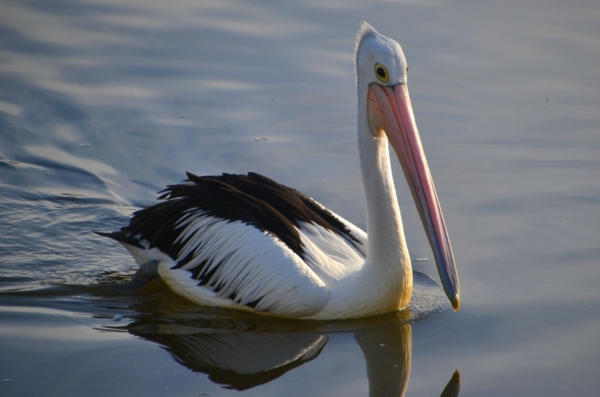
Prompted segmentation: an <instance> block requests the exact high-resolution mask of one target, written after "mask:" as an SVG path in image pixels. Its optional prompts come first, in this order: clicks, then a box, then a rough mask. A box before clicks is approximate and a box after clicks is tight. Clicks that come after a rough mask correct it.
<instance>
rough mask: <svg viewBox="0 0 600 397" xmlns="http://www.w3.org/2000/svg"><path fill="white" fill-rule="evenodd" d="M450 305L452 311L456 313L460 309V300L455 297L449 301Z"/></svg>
mask: <svg viewBox="0 0 600 397" xmlns="http://www.w3.org/2000/svg"><path fill="white" fill-rule="evenodd" d="M451 303H452V307H453V308H454V311H455V312H457V311H458V309H460V298H459V297H458V296H457V297H456V298H454V299H452V300H451Z"/></svg>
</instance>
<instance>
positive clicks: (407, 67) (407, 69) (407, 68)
mask: <svg viewBox="0 0 600 397" xmlns="http://www.w3.org/2000/svg"><path fill="white" fill-rule="evenodd" d="M406 73H408V64H407V65H406Z"/></svg>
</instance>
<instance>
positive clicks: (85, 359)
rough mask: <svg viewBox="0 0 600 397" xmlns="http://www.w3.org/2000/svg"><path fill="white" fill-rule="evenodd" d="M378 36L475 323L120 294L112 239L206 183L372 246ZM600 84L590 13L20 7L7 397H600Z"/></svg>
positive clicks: (218, 5)
mask: <svg viewBox="0 0 600 397" xmlns="http://www.w3.org/2000/svg"><path fill="white" fill-rule="evenodd" d="M300 3H301V4H300ZM125 4H126V5H125ZM363 20H367V21H368V22H370V23H371V24H372V25H373V26H374V27H375V28H376V29H378V30H379V31H380V32H381V33H383V34H385V35H388V36H390V37H393V38H395V39H397V40H398V41H399V42H400V43H401V44H402V46H403V48H404V52H405V54H406V57H407V59H408V62H409V65H410V73H409V74H410V77H409V80H410V81H409V87H410V92H411V97H412V101H413V107H414V110H415V115H416V119H417V123H418V125H419V129H420V131H421V136H422V139H423V143H424V146H425V150H426V153H427V156H428V159H429V163H430V166H431V169H432V173H433V175H434V179H435V181H436V187H437V191H438V195H439V196H440V200H441V202H442V206H443V208H444V213H445V216H446V222H447V224H448V228H449V232H450V236H451V238H452V242H453V247H454V251H455V255H456V260H457V263H458V268H459V273H460V276H461V286H462V295H463V296H462V307H461V310H460V311H459V312H456V313H454V312H452V311H451V310H449V309H448V308H447V306H446V307H445V308H444V305H443V304H440V301H439V299H437V297H439V289H438V288H437V287H436V285H435V283H432V282H431V280H429V279H428V278H427V277H426V276H424V275H420V276H419V280H418V282H419V291H420V294H421V295H420V299H421V300H420V301H417V302H415V303H414V304H413V307H412V309H411V311H409V312H407V313H396V314H391V315H388V316H382V317H378V318H372V319H365V320H360V321H353V322H342V323H339V322H329V323H327V322H326V323H312V322H298V321H289V320H276V319H264V318H261V317H258V318H257V317H255V316H249V315H241V314H236V313H230V312H226V311H220V310H215V309H206V308H198V307H195V306H193V305H191V304H189V303H187V302H186V301H184V300H183V299H180V298H178V297H177V296H174V295H173V294H172V293H170V292H169V291H168V289H166V287H165V286H164V285H163V284H162V283H161V282H158V281H157V282H153V283H151V284H150V285H148V286H147V287H145V288H144V289H142V290H141V291H137V292H135V293H122V292H121V291H119V290H118V288H117V286H118V285H119V282H121V281H123V280H126V279H128V277H129V276H130V275H131V274H132V273H133V272H134V271H135V269H136V266H135V264H134V262H133V260H132V259H131V258H130V257H129V256H128V255H127V254H126V252H125V250H124V249H122V248H121V247H120V246H118V245H117V244H114V243H113V242H111V241H108V240H107V239H103V238H100V237H98V236H96V235H94V234H92V233H91V231H92V230H114V229H116V228H118V227H120V226H121V225H123V224H124V223H126V222H127V219H128V217H129V215H130V214H131V213H132V212H133V211H135V210H136V209H138V208H140V207H143V206H145V205H148V204H151V203H153V201H154V199H155V197H156V195H155V193H156V192H157V191H158V190H160V189H161V188H162V187H163V186H164V185H166V184H168V183H174V182H178V181H180V180H182V179H184V171H186V170H187V171H192V172H194V173H197V174H217V173H221V172H234V173H243V172H247V171H256V172H260V173H263V174H265V175H268V176H270V177H272V178H274V179H276V180H278V181H280V182H282V183H284V184H286V185H290V186H294V187H296V188H298V189H300V190H302V191H304V192H305V193H307V194H309V195H311V196H313V197H315V198H316V199H317V200H318V201H320V202H321V203H323V204H324V205H326V206H327V207H329V208H331V209H333V210H334V211H336V212H338V213H340V214H341V215H343V216H344V217H345V218H347V219H349V220H350V221H352V222H354V223H355V224H357V225H359V226H361V227H364V226H365V216H364V210H363V208H364V202H363V197H362V191H361V185H360V181H359V170H358V160H357V149H356V141H355V135H356V132H355V130H356V120H355V119H356V109H355V106H356V98H355V95H356V94H355V86H354V70H353V69H354V65H353V59H352V52H353V47H354V37H355V34H356V31H357V30H358V27H359V24H360V22H362V21H363ZM599 64H600V4H599V3H598V2H597V1H591V0H590V1H573V2H560V1H542V0H531V1H524V2H508V3H507V2H478V1H455V2H441V1H422V2H414V1H397V2H392V1H381V2H373V1H350V2H347V1H330V2H320V1H308V2H292V1H290V2H266V1H265V2H253V3H252V4H249V2H243V1H228V2H224V1H215V2H199V1H176V2H169V3H168V4H167V2H149V1H142V0H136V1H128V2H122V1H111V0H104V1H86V0H80V1H68V0H65V1H11V0H1V1H0V195H1V196H0V197H1V199H0V216H1V219H2V220H1V221H0V236H1V237H0V352H1V354H0V379H1V380H2V382H1V383H0V395H2V396H32V395H44V396H59V395H60V396H62V395H82V396H83V395H91V396H100V395H102V396H104V395H111V396H138V395H139V396H154V395H156V396H194V395H195V396H221V395H248V396H254V395H256V396H258V395H260V396H264V395H267V396H281V395H286V396H295V395H314V396H338V395H350V396H360V395H371V396H392V395H393V396H399V395H404V394H406V395H407V396H437V395H442V394H443V395H446V396H448V395H453V394H454V395H455V394H456V392H457V391H458V380H457V377H456V376H454V373H455V370H458V371H459V372H460V395H461V396H480V395H486V396H505V395H526V396H532V395H535V396H562V395H565V394H566V393H568V394H571V395H581V396H595V395H597V393H598V389H599V386H600V343H599V342H600V339H599V338H600V336H599V335H600V289H599V287H598V285H600V239H599V237H598V236H599V235H600V233H599V232H600V226H599V225H600V182H598V181H600V155H599V153H600V151H599V150H600V111H599V109H600V72H598V70H599V69H598V65H599ZM395 172H396V176H397V184H396V186H397V188H398V190H399V192H398V193H399V196H400V197H399V199H400V204H401V207H402V209H403V220H404V225H405V229H406V231H407V238H408V244H409V248H410V251H411V256H412V257H413V258H414V259H417V258H428V257H431V256H432V255H431V252H430V249H429V247H428V243H427V239H426V237H425V234H424V232H423V231H422V226H421V225H420V220H419V218H418V216H417V215H416V211H415V210H414V204H413V203H412V198H411V197H410V194H408V192H407V189H406V185H405V182H404V181H403V177H402V173H401V170H400V168H399V167H397V166H396V168H395ZM414 264H415V267H416V268H418V269H420V270H423V271H426V272H433V273H435V267H434V264H433V263H432V261H431V260H430V261H418V262H417V261H415V262H414ZM424 297H425V298H424ZM435 313H437V314H435ZM432 314H434V315H432Z"/></svg>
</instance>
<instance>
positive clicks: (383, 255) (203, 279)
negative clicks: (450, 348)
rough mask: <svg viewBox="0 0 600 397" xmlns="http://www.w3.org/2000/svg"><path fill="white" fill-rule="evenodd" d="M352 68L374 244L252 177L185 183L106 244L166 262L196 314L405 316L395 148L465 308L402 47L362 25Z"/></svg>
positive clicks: (141, 259) (454, 295)
mask: <svg viewBox="0 0 600 397" xmlns="http://www.w3.org/2000/svg"><path fill="white" fill-rule="evenodd" d="M356 70H357V85H358V143H359V153H360V158H361V166H362V167H361V170H362V180H363V187H364V190H365V198H366V202H367V227H368V230H369V238H368V239H367V235H366V233H364V232H363V231H362V230H360V229H359V228H357V227H356V226H354V225H352V224H351V223H350V222H348V221H346V220H344V219H343V218H341V217H340V216H338V215H336V214H334V213H332V212H331V211H329V210H327V209H325V208H324V207H323V206H322V205H320V204H319V203H317V202H316V201H314V200H313V199H311V198H309V197H307V196H305V195H304V194H302V193H300V192H298V191H296V190H294V189H291V188H288V187H286V186H283V185H280V184H278V183H276V182H274V181H272V180H271V179H268V178H266V177H264V176H261V175H258V174H254V173H249V174H248V175H229V174H224V175H221V176H205V177H198V176H196V175H193V174H189V173H188V178H189V179H188V180H187V181H185V182H183V183H181V184H178V185H172V186H168V187H167V189H166V190H164V191H163V192H162V193H163V195H162V196H161V197H160V199H161V200H163V201H162V202H160V203H158V204H156V205H154V206H152V207H148V208H145V209H142V210H140V211H138V212H136V213H135V214H134V216H133V217H132V219H131V221H130V224H129V225H128V226H126V227H124V228H122V229H121V231H118V232H113V233H100V234H101V235H104V236H107V237H111V238H113V239H115V240H117V241H119V242H120V243H121V244H123V245H124V246H125V247H126V248H127V250H128V251H129V252H130V253H131V254H132V255H133V257H134V258H135V259H136V261H137V262H138V263H140V264H144V263H147V262H150V261H158V273H159V275H160V276H161V277H162V278H163V279H164V280H165V282H166V283H167V284H168V285H169V286H170V287H171V288H172V289H173V290H174V291H175V292H177V293H178V294H180V295H182V296H184V297H186V298H188V299H190V300H191V301H193V302H196V303H199V304H206V305H213V306H224V307H233V308H240V309H246V310H255V311H258V312H265V313H270V314H274V315H281V316H288V317H297V318H314V319H335V318H355V317H364V316H369V315H374V314H379V313H385V312H389V311H392V310H397V309H399V308H402V307H404V306H406V305H407V304H408V302H409V300H410V295H411V291H412V268H411V264H410V258H409V256H408V250H407V248H406V242H405V239H404V231H403V228H402V221H401V217H400V210H399V208H398V203H397V199H396V193H395V188H394V182H393V179H392V175H391V165H390V159H389V153H388V140H389V142H390V144H391V145H392V147H393V148H394V150H395V152H396V154H397V156H398V159H399V160H400V163H401V165H402V167H403V170H404V173H405V175H406V177H407V180H408V182H409V187H410V188H411V192H412V193H413V197H414V198H415V203H416V204H417V209H418V210H419V213H420V215H421V219H422V221H423V224H424V226H425V229H426V231H427V233H428V237H429V241H430V243H431V245H432V249H433V252H434V256H435V257H436V262H437V264H438V269H439V273H440V276H441V279H442V284H443V286H444V289H445V291H446V294H447V295H448V297H449V299H450V301H451V302H452V304H453V306H454V308H455V309H458V305H459V303H458V302H459V287H458V276H457V274H456V268H455V265H454V258H453V256H452V250H451V247H450V241H449V239H448V235H447V231H446V228H445V224H444V220H443V217H442V214H441V208H440V206H439V202H438V199H437V194H436V193H435V188H434V186H433V182H432V180H431V175H430V173H429V168H428V166H427V161H426V159H425V156H424V153H423V150H422V147H421V143H420V138H419V135H418V131H417V128H416V124H415V122H414V116H413V114H412V107H411V105H410V98H409V97H408V90H407V89H406V71H407V66H406V60H405V59H404V54H403V53H402V49H401V48H400V46H399V45H398V43H396V42H395V41H394V40H392V39H389V38H387V37H385V36H382V35H380V34H379V33H378V32H376V31H375V30H374V29H373V28H372V27H371V26H369V25H368V24H366V23H364V24H363V26H362V27H361V30H360V31H359V34H358V38H357V49H356ZM367 253H369V255H367Z"/></svg>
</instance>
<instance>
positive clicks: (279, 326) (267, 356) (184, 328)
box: [110, 310, 460, 396]
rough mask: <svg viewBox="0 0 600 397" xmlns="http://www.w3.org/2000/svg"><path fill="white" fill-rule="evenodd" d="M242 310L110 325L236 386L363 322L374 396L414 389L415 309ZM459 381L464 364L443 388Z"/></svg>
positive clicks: (453, 391)
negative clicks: (308, 315)
mask: <svg viewBox="0 0 600 397" xmlns="http://www.w3.org/2000/svg"><path fill="white" fill-rule="evenodd" d="M143 312H144V311H141V313H143ZM146 313H149V312H148V311H146ZM235 315H236V317H232V315H231V314H230V313H228V312H227V311H219V310H215V311H212V312H211V311H209V312H202V313H199V312H191V311H186V310H183V311H181V310H176V311H173V312H169V313H168V314H167V313H165V312H162V313H161V314H158V313H156V312H155V314H139V315H136V316H135V317H136V318H135V321H133V322H132V323H130V324H128V325H126V326H123V327H112V328H110V329H111V330H114V331H119V330H120V331H126V332H129V333H131V334H133V335H136V336H138V337H141V338H143V339H146V340H149V341H152V342H156V343H158V344H159V345H161V346H162V347H163V348H164V349H165V350H166V351H168V352H169V353H170V354H171V356H172V357H173V359H174V360H175V361H177V362H178V363H179V364H181V365H183V366H185V367H187V368H189V369H190V370H192V371H194V372H201V373H205V374H207V375H208V377H209V379H210V380H212V381H213V382H215V383H218V384H221V385H223V387H225V388H227V389H234V390H246V389H249V388H252V387H255V386H258V385H261V384H265V383H268V382H270V381H272V380H274V379H277V378H279V377H280V376H282V375H283V374H285V373H286V372H288V371H290V370H292V369H294V368H296V367H299V366H301V365H303V364H304V363H307V362H309V361H311V360H313V359H315V358H316V357H317V356H318V355H319V354H320V353H321V351H322V350H323V348H324V347H325V344H326V343H327V341H328V340H329V338H328V336H327V335H326V332H331V331H332V330H335V331H348V330H355V331H354V337H355V340H356V342H357V343H358V345H359V346H360V348H361V350H362V352H363V354H364V357H365V361H366V367H367V376H368V380H369V396H404V395H405V393H406V388H407V386H408V381H409V377H410V370H411V353H412V331H411V326H410V325H409V324H407V323H406V320H407V319H408V318H410V313H406V314H400V315H398V314H396V315H394V316H381V317H380V318H372V319H368V321H365V320H361V321H352V322H346V321H344V322H309V321H298V320H287V319H280V318H270V317H261V316H256V315H252V314H248V315H247V317H244V316H243V315H242V316H238V314H237V313H236V314H235ZM459 389H460V379H459V375H458V371H457V372H456V373H455V374H454V376H453V377H452V378H451V380H450V382H449V383H448V385H447V386H446V388H445V389H444V391H443V392H442V396H458V393H459Z"/></svg>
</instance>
